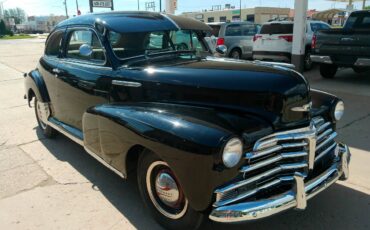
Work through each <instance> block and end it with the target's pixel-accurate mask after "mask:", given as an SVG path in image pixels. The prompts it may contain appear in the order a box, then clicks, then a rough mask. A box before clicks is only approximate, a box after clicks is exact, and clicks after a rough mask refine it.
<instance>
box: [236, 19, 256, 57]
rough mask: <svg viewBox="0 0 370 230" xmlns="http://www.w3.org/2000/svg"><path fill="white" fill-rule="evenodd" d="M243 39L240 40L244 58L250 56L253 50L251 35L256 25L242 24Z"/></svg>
mask: <svg viewBox="0 0 370 230" xmlns="http://www.w3.org/2000/svg"><path fill="white" fill-rule="evenodd" d="M241 28H242V35H243V39H242V40H241V41H240V44H241V47H242V50H243V51H242V52H243V56H244V57H246V58H251V57H252V51H253V37H254V35H256V33H257V31H256V26H255V25H254V24H242V25H241Z"/></svg>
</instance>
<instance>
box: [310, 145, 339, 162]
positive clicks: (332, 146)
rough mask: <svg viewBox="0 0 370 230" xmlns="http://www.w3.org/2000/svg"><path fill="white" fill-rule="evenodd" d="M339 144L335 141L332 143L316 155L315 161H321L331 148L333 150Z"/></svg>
mask: <svg viewBox="0 0 370 230" xmlns="http://www.w3.org/2000/svg"><path fill="white" fill-rule="evenodd" d="M336 146H337V143H336V142H334V143H333V144H332V145H330V146H329V147H328V148H327V149H325V150H324V151H322V152H321V153H320V154H319V155H318V156H316V158H315V162H317V161H319V160H320V159H321V158H322V157H323V156H325V155H326V154H327V153H328V152H330V150H332V149H333V148H334V147H336Z"/></svg>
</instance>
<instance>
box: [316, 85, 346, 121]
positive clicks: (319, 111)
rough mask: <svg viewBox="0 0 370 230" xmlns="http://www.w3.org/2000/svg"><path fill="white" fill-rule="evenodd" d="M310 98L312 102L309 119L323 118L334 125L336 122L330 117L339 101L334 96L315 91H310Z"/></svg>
mask: <svg viewBox="0 0 370 230" xmlns="http://www.w3.org/2000/svg"><path fill="white" fill-rule="evenodd" d="M310 96H311V100H312V111H311V117H316V116H323V117H324V118H326V119H327V120H331V121H332V122H334V123H335V122H336V120H335V119H333V117H332V114H333V109H334V108H335V105H336V103H337V102H338V101H339V100H340V99H339V98H338V97H337V96H335V95H332V94H330V93H327V92H323V91H320V90H316V89H311V91H310Z"/></svg>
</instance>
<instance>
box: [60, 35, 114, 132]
mask: <svg viewBox="0 0 370 230" xmlns="http://www.w3.org/2000/svg"><path fill="white" fill-rule="evenodd" d="M86 45H87V46H88V47H90V48H91V53H90V54H89V55H86V54H83V53H82V52H80V48H81V46H85V48H86ZM58 72H59V73H58V78H57V85H58V107H59V108H58V109H59V110H60V113H59V116H58V119H59V121H61V122H63V123H65V124H67V125H70V126H72V127H74V128H77V129H80V130H82V117H83V114H84V112H85V111H86V110H87V109H88V108H89V107H92V106H94V105H97V104H103V103H107V102H109V96H108V95H109V89H110V85H111V79H112V76H113V71H112V68H111V67H110V66H108V64H107V58H106V53H105V49H104V47H103V45H102V43H101V42H100V40H99V37H98V35H97V33H96V32H95V31H94V30H92V29H91V28H69V29H68V31H67V36H66V45H65V51H64V58H63V59H62V60H61V62H60V65H59V66H58Z"/></svg>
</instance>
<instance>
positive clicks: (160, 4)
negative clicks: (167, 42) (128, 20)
mask: <svg viewBox="0 0 370 230" xmlns="http://www.w3.org/2000/svg"><path fill="white" fill-rule="evenodd" d="M364 2H365V0H364ZM364 4H365V3H364ZM159 12H162V0H159Z"/></svg>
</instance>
